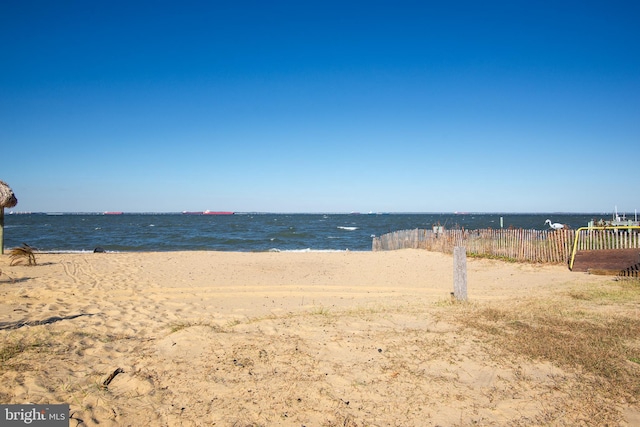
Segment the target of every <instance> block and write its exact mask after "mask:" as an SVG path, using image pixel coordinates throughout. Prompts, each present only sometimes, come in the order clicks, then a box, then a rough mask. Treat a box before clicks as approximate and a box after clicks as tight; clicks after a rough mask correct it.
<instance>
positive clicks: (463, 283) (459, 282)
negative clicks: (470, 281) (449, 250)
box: [453, 246, 467, 301]
mask: <svg viewBox="0 0 640 427" xmlns="http://www.w3.org/2000/svg"><path fill="white" fill-rule="evenodd" d="M453 296H454V297H455V299H457V300H458V301H466V300H467V251H466V248H465V247H464V246H456V247H455V248H453Z"/></svg>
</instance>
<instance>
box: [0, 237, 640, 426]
mask: <svg viewBox="0 0 640 427" xmlns="http://www.w3.org/2000/svg"><path fill="white" fill-rule="evenodd" d="M467 264H468V284H469V302H468V303H466V304H461V303H454V302H452V301H451V296H450V292H451V291H452V290H453V259H452V256H451V255H447V254H440V253H430V252H426V251H423V250H400V251H392V252H336V253H317V252H316V253H227V252H167V253H118V254H113V253H107V254H40V255H38V265H37V266H26V265H17V266H9V258H8V256H7V255H4V256H0V270H2V272H3V274H2V275H0V359H1V360H2V367H1V368H0V403H27V402H30V403H38V404H39V403H68V404H70V407H71V414H72V419H71V423H70V425H72V426H75V425H87V426H94V425H96V426H97V425H99V426H128V425H130V426H214V425H215V426H279V425H282V426H453V425H458V426H467V425H523V426H524V425H595V424H594V423H596V422H600V421H597V420H598V418H594V415H590V414H588V413H585V410H584V409H583V408H584V401H585V399H591V400H592V401H593V402H596V403H595V404H594V405H592V406H593V407H599V406H600V403H598V402H602V404H601V405H602V406H603V407H605V408H606V411H604V412H605V415H601V417H602V416H606V417H607V418H604V419H605V420H607V421H608V422H610V424H611V425H639V424H638V423H640V407H639V406H638V402H637V401H633V399H631V400H629V399H627V400H624V399H622V400H620V399H617V398H611V397H610V396H607V395H606V393H605V392H603V391H601V390H600V389H597V388H594V389H593V390H592V389H588V388H585V387H587V386H585V384H584V383H583V382H582V381H581V378H583V376H581V375H580V367H579V366H576V367H575V369H573V368H572V367H570V366H569V367H567V366H560V365H558V364H554V363H553V361H548V360H540V359H536V358H530V357H526V356H525V355H522V354H518V353H517V352H514V351H508V350H505V349H504V348H501V346H500V345H499V344H497V343H496V342H495V341H494V340H492V339H491V337H490V336H488V335H487V334H486V332H483V331H482V330H474V329H473V328H470V327H469V326H468V322H467V323H466V324H465V323H464V322H463V321H462V319H469V316H473V313H475V312H478V310H483V309H487V308H493V309H504V310H510V309H512V308H513V307H517V306H518V305H523V304H524V305H526V304H528V303H529V302H531V301H534V300H535V301H545V304H547V306H548V307H551V308H550V309H554V310H558V309H559V307H564V304H567V306H570V307H572V308H573V309H579V310H582V311H581V312H584V310H591V311H593V312H594V313H608V312H611V313H614V312H617V311H619V310H622V311H624V312H625V313H626V314H628V315H630V316H633V315H634V314H633V310H635V316H636V318H637V316H638V304H637V303H635V304H631V305H629V304H627V305H625V304H622V305H620V304H613V303H611V304H608V303H598V304H594V303H593V301H588V300H589V299H588V298H584V301H581V299H580V298H577V297H576V295H580V294H579V292H581V291H580V289H591V290H593V289H599V288H598V287H603V288H606V287H607V286H611V283H612V281H613V279H612V278H611V277H604V276H591V275H588V274H586V273H575V272H570V271H568V270H567V268H566V267H565V266H541V265H529V264H516V263H506V262H501V261H496V260H479V259H468V262H467ZM571 295H573V298H572V297H571ZM576 304H582V305H580V306H577V305H576ZM543 306H544V305H543ZM639 356H640V354H639ZM629 363H630V364H631V365H633V362H629ZM637 366H638V367H640V365H637ZM117 368H120V369H121V370H122V372H120V371H118V372H119V373H118V374H117V375H116V376H115V377H114V378H113V379H112V381H111V382H110V383H109V384H108V386H106V387H105V386H103V383H104V382H105V380H106V379H107V377H109V375H110V374H112V373H113V372H114V371H115V370H116V369H117ZM630 369H638V368H634V367H633V366H632V367H631V368H630ZM585 390H587V391H585ZM600 412H602V411H600ZM600 419H602V418H600Z"/></svg>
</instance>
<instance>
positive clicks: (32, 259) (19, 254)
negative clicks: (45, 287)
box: [9, 243, 37, 265]
mask: <svg viewBox="0 0 640 427" xmlns="http://www.w3.org/2000/svg"><path fill="white" fill-rule="evenodd" d="M9 258H11V263H10V264H9V265H16V264H19V263H20V262H22V261H24V260H25V259H26V260H27V262H28V265H36V264H37V262H36V256H35V254H34V253H33V248H32V247H31V246H29V245H27V244H26V243H23V244H22V246H19V247H17V248H13V249H11V250H10V251H9Z"/></svg>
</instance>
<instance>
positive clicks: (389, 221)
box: [4, 213, 610, 252]
mask: <svg viewBox="0 0 640 427" xmlns="http://www.w3.org/2000/svg"><path fill="white" fill-rule="evenodd" d="M501 217H502V218H503V226H504V228H508V227H515V228H526V229H545V228H546V227H547V226H545V223H544V221H545V220H546V219H547V218H549V219H551V220H552V221H553V222H560V223H564V224H567V225H569V226H570V227H572V228H574V229H575V228H579V227H584V226H586V225H587V222H588V221H589V220H591V219H600V218H605V219H609V218H610V214H464V215H456V214H381V215H379V214H363V215H353V214H235V215H225V216H217V215H182V214H126V213H125V214H123V215H102V214H64V215H48V214H20V215H17V214H14V215H11V214H9V213H6V214H5V232H4V239H5V248H12V247H15V246H19V245H21V244H22V243H23V242H24V243H27V244H29V245H30V246H32V247H35V248H37V249H39V250H40V251H47V252H49V251H51V252H83V251H89V252H91V251H93V250H94V248H96V247H101V248H104V249H105V250H107V251H181V250H217V251H241V252H262V251H272V250H280V251H301V250H313V251H321V250H332V251H343V250H347V249H348V250H354V251H370V250H371V243H372V238H373V237H374V236H379V235H381V234H384V233H388V232H391V231H397V230H408V229H414V228H431V227H432V226H433V225H435V224H440V225H444V226H445V227H446V228H460V227H464V228H466V229H480V228H500V218H501Z"/></svg>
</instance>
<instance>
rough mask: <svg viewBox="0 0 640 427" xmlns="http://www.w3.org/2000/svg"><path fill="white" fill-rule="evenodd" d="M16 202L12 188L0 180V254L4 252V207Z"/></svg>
mask: <svg viewBox="0 0 640 427" xmlns="http://www.w3.org/2000/svg"><path fill="white" fill-rule="evenodd" d="M17 204H18V199H16V196H15V195H14V194H13V190H11V188H9V186H8V185H7V183H6V182H4V181H0V254H3V253H4V208H12V207H14V206H15V205H17Z"/></svg>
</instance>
